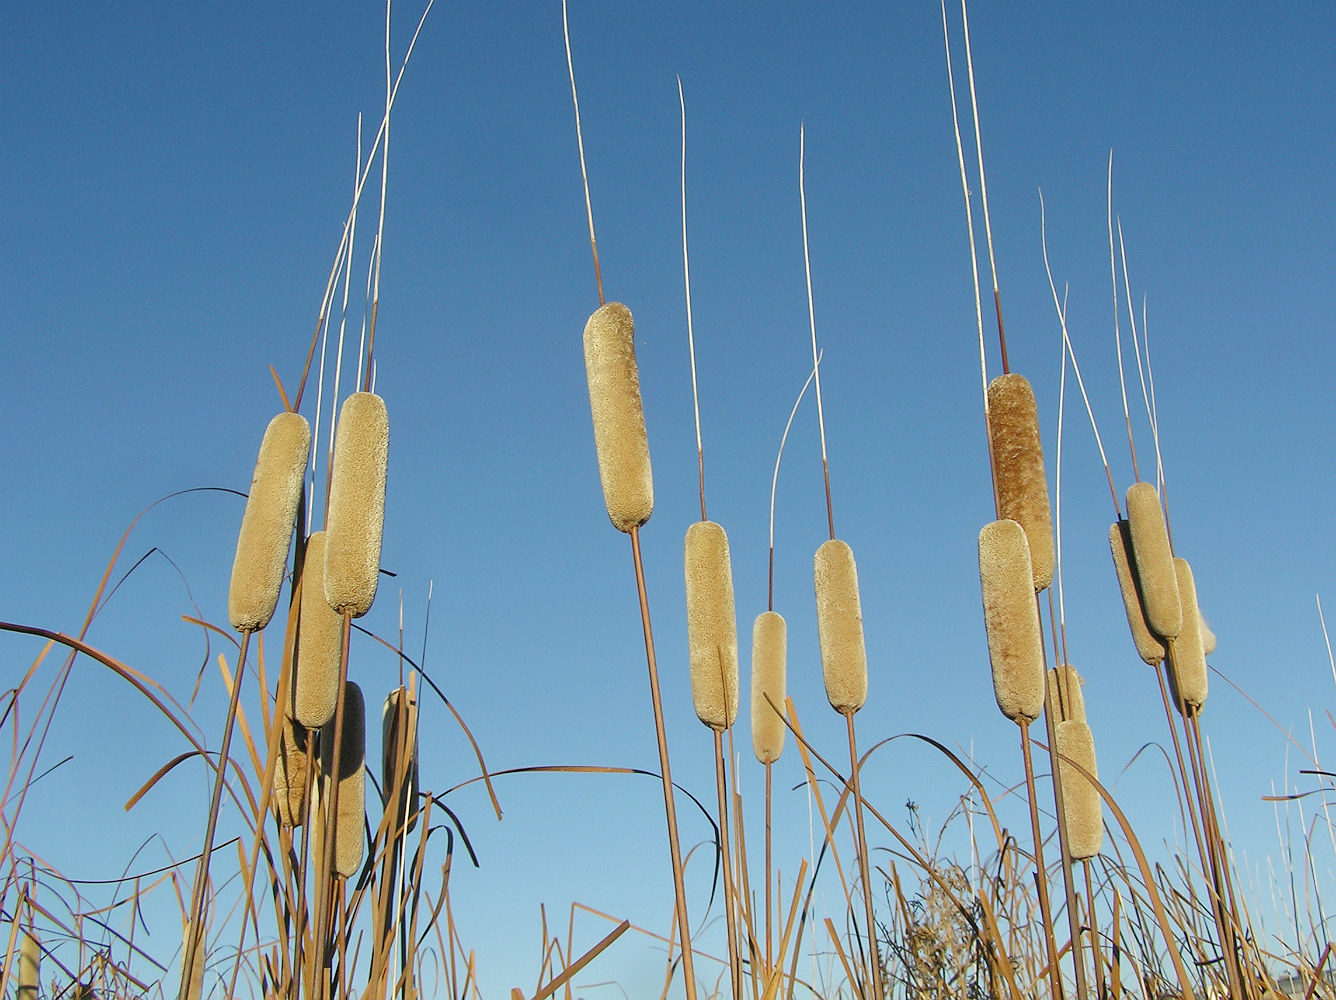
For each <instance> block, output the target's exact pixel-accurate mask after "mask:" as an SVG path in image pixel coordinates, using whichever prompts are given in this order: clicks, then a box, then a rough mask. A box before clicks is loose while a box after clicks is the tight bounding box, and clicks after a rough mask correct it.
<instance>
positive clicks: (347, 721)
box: [317, 681, 366, 878]
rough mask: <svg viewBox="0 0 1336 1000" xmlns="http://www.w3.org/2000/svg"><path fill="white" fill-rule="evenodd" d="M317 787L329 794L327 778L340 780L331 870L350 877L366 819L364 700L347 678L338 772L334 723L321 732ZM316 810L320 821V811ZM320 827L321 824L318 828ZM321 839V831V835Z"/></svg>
mask: <svg viewBox="0 0 1336 1000" xmlns="http://www.w3.org/2000/svg"><path fill="white" fill-rule="evenodd" d="M320 774H321V782H320V789H321V794H322V797H323V796H328V795H329V794H331V793H330V791H329V788H328V785H329V782H330V781H337V782H338V783H339V802H338V808H339V814H338V816H337V817H336V818H335V820H334V871H336V872H338V873H339V874H340V875H342V876H343V877H344V878H352V877H353V876H354V875H356V874H357V871H358V869H359V868H361V867H362V852H363V849H364V847H365V843H364V842H365V840H366V838H365V836H364V835H363V828H364V826H365V821H366V702H365V701H363V699H362V689H361V688H360V687H358V686H357V685H356V684H354V683H353V682H352V681H348V682H347V683H346V684H345V685H344V693H343V746H342V748H341V750H340V753H339V765H338V769H337V771H336V770H335V767H334V726H333V724H332V723H331V724H330V725H328V726H326V727H325V728H324V730H322V731H321V733H320ZM324 812H325V809H324V808H323V804H322V808H321V809H320V811H319V814H320V815H321V822H322V823H323V822H324V816H323V813H324ZM317 829H318V830H319V829H320V827H317ZM320 836H321V837H322V838H323V833H321V834H320Z"/></svg>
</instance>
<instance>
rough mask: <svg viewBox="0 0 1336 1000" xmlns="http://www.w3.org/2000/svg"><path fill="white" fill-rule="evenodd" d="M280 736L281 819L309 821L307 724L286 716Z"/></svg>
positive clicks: (277, 794)
mask: <svg viewBox="0 0 1336 1000" xmlns="http://www.w3.org/2000/svg"><path fill="white" fill-rule="evenodd" d="M282 726H283V732H282V733H280V734H279V738H278V754H279V756H278V761H277V763H276V765H275V767H274V790H273V803H274V808H275V809H277V810H278V821H279V822H280V823H282V824H283V825H284V826H286V827H294V826H301V825H302V823H303V822H305V821H306V786H307V780H306V779H307V765H308V763H309V760H310V758H308V757H307V756H306V727H305V726H303V725H302V724H301V723H300V722H296V721H294V720H292V719H287V718H285V719H283V721H282Z"/></svg>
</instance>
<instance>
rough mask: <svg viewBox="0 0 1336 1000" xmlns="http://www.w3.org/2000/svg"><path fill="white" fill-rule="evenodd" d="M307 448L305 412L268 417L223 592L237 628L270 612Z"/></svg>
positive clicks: (251, 625) (255, 626)
mask: <svg viewBox="0 0 1336 1000" xmlns="http://www.w3.org/2000/svg"><path fill="white" fill-rule="evenodd" d="M310 447H311V427H310V425H309V424H308V423H307V422H306V418H305V417H303V416H301V415H299V414H296V413H293V412H291V411H289V410H285V411H284V412H282V413H280V414H279V415H278V416H276V417H274V419H273V420H271V421H269V426H268V428H266V429H265V432H264V438H263V439H262V440H261V442H260V454H259V457H258V458H257V459H256V460H255V475H254V476H253V477H252V479H251V488H250V495H249V496H248V497H247V498H246V512H245V513H244V514H243V515H242V517H241V530H240V531H239V532H238V533H237V554H236V558H235V559H234V560H233V562H232V585H231V587H230V589H229V590H228V595H227V617H228V620H230V621H231V622H232V627H233V628H235V629H236V630H237V631H239V632H254V631H257V630H259V629H262V628H264V627H265V626H266V625H268V624H269V619H270V618H272V617H273V616H274V608H275V607H276V606H277V605H278V594H279V591H280V590H281V589H282V587H283V577H284V574H285V572H286V569H287V559H288V547H289V546H290V545H291V543H292V528H293V525H294V524H295V523H296V520H297V507H298V505H299V504H300V503H301V496H302V477H303V476H304V474H305V471H306V458H307V456H308V455H309V454H310Z"/></svg>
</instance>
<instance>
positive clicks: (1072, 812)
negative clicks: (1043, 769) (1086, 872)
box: [1055, 719, 1104, 861]
mask: <svg viewBox="0 0 1336 1000" xmlns="http://www.w3.org/2000/svg"><path fill="white" fill-rule="evenodd" d="M1055 737H1056V739H1055V742H1056V744H1057V749H1058V755H1059V758H1060V759H1059V760H1058V781H1059V783H1061V785H1062V810H1063V814H1062V822H1063V823H1064V824H1065V826H1066V833H1067V847H1068V850H1069V851H1070V852H1071V856H1072V858H1073V859H1075V860H1078V861H1085V860H1088V859H1089V858H1093V857H1095V855H1097V854H1099V850H1100V847H1101V846H1102V845H1103V843H1104V817H1103V802H1102V801H1101V799H1100V795H1099V792H1098V791H1097V790H1096V789H1095V786H1094V785H1092V784H1091V783H1090V781H1089V779H1087V778H1086V777H1085V775H1083V774H1081V773H1080V772H1079V771H1078V770H1077V769H1076V768H1075V767H1073V766H1072V765H1071V763H1069V761H1072V762H1075V763H1076V764H1078V765H1079V766H1080V767H1082V768H1084V769H1085V770H1086V771H1088V772H1089V773H1090V775H1091V777H1094V778H1098V777H1099V775H1098V773H1097V772H1096V770H1095V738H1094V736H1093V735H1092V734H1091V732H1090V726H1089V725H1087V724H1086V723H1085V722H1083V721H1080V720H1077V719H1064V720H1062V721H1061V722H1059V723H1058V724H1057V726H1056V731H1055ZM1062 758H1065V759H1062Z"/></svg>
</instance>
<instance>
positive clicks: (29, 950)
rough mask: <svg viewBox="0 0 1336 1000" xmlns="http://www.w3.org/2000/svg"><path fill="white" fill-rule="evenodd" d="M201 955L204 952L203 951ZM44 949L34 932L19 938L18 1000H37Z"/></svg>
mask: <svg viewBox="0 0 1336 1000" xmlns="http://www.w3.org/2000/svg"><path fill="white" fill-rule="evenodd" d="M201 954H203V951H202V950H201ZM41 958H42V947H41V945H40V944H39V943H38V940H37V937H36V936H35V935H34V934H33V932H32V931H24V932H23V933H22V934H21V935H20V936H19V976H18V991H17V992H16V993H15V997H16V998H17V1000H37V990H38V987H39V985H40V983H41Z"/></svg>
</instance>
